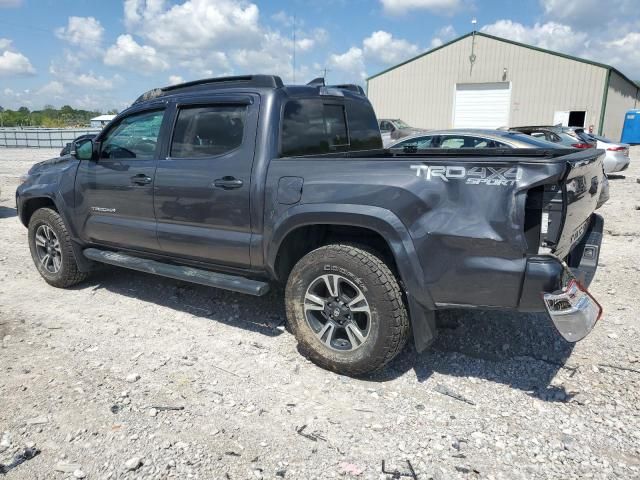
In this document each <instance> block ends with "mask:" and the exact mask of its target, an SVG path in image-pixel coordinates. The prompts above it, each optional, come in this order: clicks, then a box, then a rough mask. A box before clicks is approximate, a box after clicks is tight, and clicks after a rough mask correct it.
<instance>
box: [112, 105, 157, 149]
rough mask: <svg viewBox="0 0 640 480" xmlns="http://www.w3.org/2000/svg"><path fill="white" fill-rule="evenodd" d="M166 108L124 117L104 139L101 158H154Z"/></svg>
mask: <svg viewBox="0 0 640 480" xmlns="http://www.w3.org/2000/svg"><path fill="white" fill-rule="evenodd" d="M163 117H164V110H160V111H154V112H144V113H138V114H134V115H131V116H129V117H126V118H124V119H122V121H121V122H120V123H118V124H117V125H116V126H115V127H113V128H112V129H111V130H110V131H109V132H108V133H107V135H106V137H105V138H104V140H103V141H102V146H101V150H100V158H135V159H140V160H149V159H153V158H154V157H155V154H156V149H157V145H158V135H159V134H160V126H161V125H162V118H163Z"/></svg>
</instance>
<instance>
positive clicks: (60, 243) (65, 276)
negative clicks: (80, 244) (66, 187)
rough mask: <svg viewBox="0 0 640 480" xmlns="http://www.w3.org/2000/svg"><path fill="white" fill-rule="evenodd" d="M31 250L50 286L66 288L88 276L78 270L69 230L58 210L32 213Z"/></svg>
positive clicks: (30, 222)
mask: <svg viewBox="0 0 640 480" xmlns="http://www.w3.org/2000/svg"><path fill="white" fill-rule="evenodd" d="M29 250H31V257H32V258H33V263H35V265H36V268H37V269H38V272H40V275H42V278H44V279H45V281H46V282H47V283H48V284H49V285H53V286H54V287H59V288H66V287H70V286H72V285H75V284H76V283H79V282H81V281H82V280H84V279H85V278H86V277H87V274H86V273H83V272H80V271H79V270H78V265H77V263H76V257H75V256H74V254H73V248H72V246H71V238H70V236H69V232H68V231H67V227H66V226H65V224H64V222H63V221H62V217H60V215H59V214H58V212H56V211H55V210H52V209H50V208H41V209H40V210H37V211H36V212H35V213H34V214H33V215H32V216H31V219H30V220H29Z"/></svg>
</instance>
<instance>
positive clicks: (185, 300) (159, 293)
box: [76, 266, 573, 401]
mask: <svg viewBox="0 0 640 480" xmlns="http://www.w3.org/2000/svg"><path fill="white" fill-rule="evenodd" d="M76 288H79V289H95V290H100V289H106V290H108V291H110V292H113V293H116V294H118V295H126V296H128V297H131V298H135V299H138V300H141V301H143V302H149V303H153V304H157V305H162V306H164V307H167V308H170V309H173V310H175V311H179V312H187V313H190V314H192V315H195V316H198V317H202V318H208V319H211V320H212V321H219V322H223V323H225V324H227V325H231V326H233V327H236V328H243V329H246V330H249V331H252V332H258V333H261V334H263V335H266V336H270V337H274V336H277V335H280V334H281V333H282V330H283V329H282V328H276V327H278V326H281V325H283V324H284V323H285V311H284V300H283V296H284V295H283V292H282V291H281V290H275V291H271V292H270V293H269V294H268V295H266V296H264V297H251V296H249V295H242V294H236V293H233V292H227V291H224V290H220V289H216V288H209V287H204V286H200V285H195V284H190V283H185V282H180V281H177V280H172V279H168V278H164V277H158V276H154V275H151V274H145V273H139V272H135V271H132V270H126V269H121V268H116V267H108V266H105V267H103V268H100V269H99V270H98V271H96V272H94V273H93V275H92V276H91V277H90V278H89V280H87V281H86V282H83V283H82V284H80V285H79V286H78V287H76ZM440 320H441V322H440V323H441V324H445V325H446V327H445V328H440V330H439V336H438V339H437V340H436V342H435V343H434V345H433V346H432V348H431V349H429V350H427V351H426V352H423V353H421V354H418V353H417V352H416V351H415V348H414V347H413V344H412V340H410V342H409V345H408V346H407V347H406V348H405V349H404V351H403V352H402V353H401V354H400V355H399V356H398V357H397V358H396V359H395V360H394V361H392V362H391V363H390V364H389V365H387V366H386V367H385V368H384V369H383V370H382V371H380V372H377V373H375V374H373V375H370V376H368V377H366V378H365V380H369V381H374V382H386V381H391V380H393V379H395V378H397V377H399V376H400V375H403V374H405V373H407V372H409V371H411V370H413V371H414V372H415V376H416V379H417V380H418V382H424V381H425V380H427V379H428V378H429V377H430V376H431V375H432V374H433V373H440V374H443V375H447V376H454V377H476V378H482V379H486V380H489V381H492V382H498V383H502V384H506V385H509V386H510V387H512V388H516V389H520V390H524V391H527V392H529V393H530V394H531V395H532V396H535V397H537V398H540V399H543V400H547V401H567V400H568V399H570V397H571V394H570V393H568V392H566V391H565V390H564V388H563V387H553V386H551V381H552V380H553V378H554V377H555V375H556V373H557V372H558V370H559V369H560V368H562V367H563V366H564V364H565V362H566V360H567V359H568V357H569V356H570V355H571V352H572V350H573V344H571V343H568V342H566V341H564V340H563V339H562V337H560V335H559V334H558V333H557V332H556V330H555V327H554V326H553V325H552V324H551V322H550V320H549V319H548V317H547V316H546V315H544V314H522V313H510V312H495V311H469V310H451V311H446V312H441V313H440Z"/></svg>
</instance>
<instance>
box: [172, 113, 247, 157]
mask: <svg viewBox="0 0 640 480" xmlns="http://www.w3.org/2000/svg"><path fill="white" fill-rule="evenodd" d="M246 111H247V107H246V106H245V105H225V106H211V107H190V108H182V109H180V112H179V113H178V120H177V121H176V127H175V130H174V133H173V140H172V142H171V157H173V158H197V157H213V156H216V155H222V154H224V153H227V152H230V151H231V150H234V149H236V148H238V147H239V146H240V145H242V136H243V132H244V121H245V114H246Z"/></svg>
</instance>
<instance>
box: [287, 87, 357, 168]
mask: <svg viewBox="0 0 640 480" xmlns="http://www.w3.org/2000/svg"><path fill="white" fill-rule="evenodd" d="M348 149H349V137H348V132H347V121H346V117H345V108H344V105H341V104H331V103H324V102H323V101H322V100H311V99H309V100H292V101H289V102H287V104H286V105H285V107H284V115H283V119H282V147H281V151H282V156H284V157H289V156H297V155H317V154H323V153H332V152H343V151H347V150H348Z"/></svg>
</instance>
